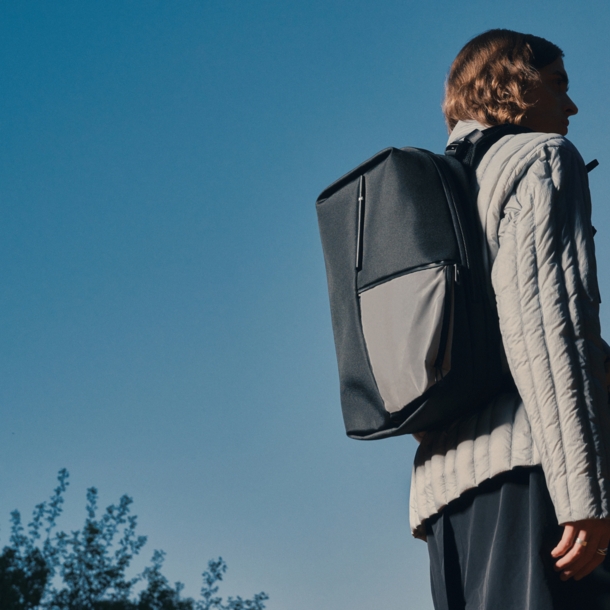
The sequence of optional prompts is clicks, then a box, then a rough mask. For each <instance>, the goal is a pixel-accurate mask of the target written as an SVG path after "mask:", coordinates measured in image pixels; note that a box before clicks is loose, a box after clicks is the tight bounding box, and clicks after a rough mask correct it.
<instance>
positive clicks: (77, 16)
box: [0, 0, 610, 610]
mask: <svg viewBox="0 0 610 610" xmlns="http://www.w3.org/2000/svg"><path fill="white" fill-rule="evenodd" d="M609 25H610V24H609V11H608V7H607V4H606V3H605V2H588V3H586V4H584V5H583V4H580V5H579V4H577V3H574V2H567V1H565V0H560V1H556V2H550V1H541V0H534V1H527V2H526V1H523V0H517V1H515V2H512V3H510V4H509V3H502V4H500V3H490V2H483V1H479V2H477V1H469V0H465V1H464V2H461V3H454V2H448V1H440V2H429V3H423V2H414V1H410V0H409V1H405V0H403V1H402V2H399V1H395V0H389V1H387V2H385V3H377V2H373V1H371V0H352V1H350V2H347V1H339V0H327V1H324V2H322V1H318V0H313V1H310V2H305V1H303V0H297V1H291V2H280V1H278V0H275V1H267V0H263V1H259V2H245V1H242V2H237V1H236V0H222V1H220V0H207V1H194V0H181V1H180V2H170V1H168V0H166V1H164V2H162V1H159V0H147V1H146V2H144V1H143V0H133V1H127V0H124V1H118V0H105V1H104V2H101V1H90V2H76V1H63V0H62V1H57V2H47V1H42V0H40V1H30V0H19V1H14V0H13V1H7V2H3V3H2V4H0V57H1V61H0V82H2V88H1V89H0V203H1V205H0V278H1V284H0V340H1V342H2V350H0V413H1V421H2V425H1V426H0V544H4V543H5V542H6V541H7V538H8V514H9V511H10V510H12V509H13V508H19V509H21V510H22V511H23V512H25V513H27V514H29V512H30V510H31V509H32V508H33V506H34V504H35V503H36V502H38V501H40V500H42V499H44V498H45V497H47V496H48V495H49V493H50V491H51V489H52V487H53V486H54V477H55V475H56V473H57V471H58V470H59V469H60V468H62V467H66V468H68V470H69V471H70V473H71V481H72V484H71V487H70V489H69V492H68V499H67V507H66V515H65V519H64V520H63V525H64V527H66V528H70V527H77V526H78V525H79V523H80V521H81V520H82V519H83V518H84V504H85V498H84V494H85V489H86V487H88V486H90V485H96V486H97V487H98V488H99V490H100V495H101V503H102V504H104V503H105V504H109V503H111V502H114V501H116V500H117V499H118V497H119V496H120V495H121V494H122V493H129V494H130V495H132V496H133V497H134V499H135V505H134V512H135V513H136V514H138V515H139V520H140V532H141V533H142V534H147V535H148V537H149V542H148V545H147V546H146V547H145V549H144V551H143V558H142V561H141V563H143V562H144V560H146V559H147V558H149V557H150V555H151V554H152V550H153V549H154V548H161V549H164V550H165V551H166V552H167V561H166V572H167V574H168V576H169V577H170V578H171V579H172V580H177V579H179V580H182V581H183V582H185V583H186V593H187V594H190V595H195V594H196V593H197V591H198V588H199V574H200V573H201V571H202V570H203V569H204V568H205V565H206V563H207V560H208V559H209V558H212V557H215V556H217V555H222V556H223V557H224V558H225V559H226V561H227V562H228V565H229V572H228V575H227V579H226V592H229V593H233V594H241V595H245V596H249V595H251V594H252V593H254V592H256V591H259V590H265V591H266V592H267V593H269V595H270V596H271V599H270V601H269V603H268V608H269V610H280V609H290V610H311V609H312V608H332V609H333V610H342V609H345V610H348V609H349V610H370V609H371V608H383V609H384V610H394V609H396V610H398V609H404V608H408V609H414V610H430V609H431V607H432V605H431V601H430V594H429V592H428V589H429V587H428V582H427V579H428V568H427V552H426V548H425V544H423V543H422V542H419V541H414V540H412V539H411V537H410V533H409V526H408V505H407V503H408V488H409V476H410V469H411V461H412V457H413V452H414V449H415V442H414V441H413V440H412V439H411V438H407V437H403V438H399V439H390V440H385V441H377V442H372V443H363V442H356V441H352V440H349V439H347V438H346V437H345V435H344V431H343V424H342V421H341V415H340V408H339V399H338V383H337V373H336V364H335V356H334V347H333V343H332V334H331V328H330V315H329V308H328V298H327V294H326V280H325V276H324V265H323V259H322V252H321V247H320V243H319V238H318V233H317V225H316V218H315V210H314V202H315V199H316V197H317V195H318V193H319V192H320V191H321V190H322V189H323V188H324V187H325V186H326V185H327V184H328V183H330V182H332V181H333V180H334V179H335V178H337V177H338V176H340V175H341V174H343V173H344V172H345V171H347V170H349V169H351V167H352V166H354V165H356V164H357V163H359V162H360V161H362V160H364V159H365V158H367V157H369V156H371V155H372V154H374V153H375V152H377V151H378V150H379V149H381V148H384V147H386V146H391V145H392V146H406V145H412V146H420V147H424V148H429V149H432V150H436V151H442V149H443V146H444V142H445V138H446V132H445V127H444V124H443V119H442V115H441V113H440V101H441V98H442V89H443V80H444V77H445V74H446V72H447V70H448V67H449V65H450V63H451V61H452V59H453V57H454V56H455V55H456V53H457V52H458V50H459V49H460V47H461V46H462V45H463V44H464V43H465V42H466V40H468V38H470V37H472V36H473V35H475V34H477V33H480V32H482V31H484V30H486V29H489V28H491V27H509V28H513V29H517V30H521V31H527V32H531V33H535V34H538V35H541V36H544V37H547V38H549V39H550V40H552V41H553V42H555V43H556V44H558V45H559V46H561V47H562V48H563V49H564V51H565V53H566V67H567V69H568V72H569V74H570V80H571V93H572V95H573V98H574V100H575V102H576V103H577V104H578V105H579V107H580V114H579V115H578V116H577V117H575V118H574V120H573V121H572V126H571V128H570V134H569V137H570V138H571V139H572V140H573V141H574V143H575V144H576V145H577V146H578V147H579V149H580V150H581V152H582V154H583V157H584V158H585V160H586V161H589V160H591V159H592V158H594V157H597V158H598V159H599V161H600V164H601V165H600V167H599V168H598V169H597V170H595V172H593V174H591V188H592V193H593V197H594V206H595V211H594V224H595V225H596V227H597V228H598V231H599V232H598V234H597V237H596V240H597V248H598V262H599V278H600V284H601V291H602V298H603V299H604V304H603V305H602V308H607V306H606V302H610V269H608V265H606V264H605V261H606V260H607V259H608V256H609V254H610V249H609V248H608V245H607V244H608V234H609V233H610V210H609V208H608V192H610V179H609V174H608V168H609V167H610V156H609V155H608V152H607V151H608V142H610V122H609V121H608V120H607V113H608V110H607V100H608V99H609V98H610V71H609V70H608V65H609V60H610V49H609V47H608V44H607V30H608V26H609ZM608 311H610V310H608V309H604V310H603V313H602V322H603V326H604V328H605V329H607V330H606V334H607V335H608V334H610V318H608Z"/></svg>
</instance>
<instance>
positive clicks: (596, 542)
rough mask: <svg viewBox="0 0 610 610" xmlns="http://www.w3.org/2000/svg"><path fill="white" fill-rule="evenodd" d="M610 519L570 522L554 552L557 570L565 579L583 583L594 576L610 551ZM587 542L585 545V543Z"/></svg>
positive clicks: (565, 527) (552, 553)
mask: <svg viewBox="0 0 610 610" xmlns="http://www.w3.org/2000/svg"><path fill="white" fill-rule="evenodd" d="M609 541H610V520H607V519H585V520H583V521H574V522H573V523H566V525H565V526H564V530H563V536H562V537H561V540H560V541H559V544H558V545H557V546H556V547H555V548H554V549H553V550H552V551H551V555H552V556H553V557H554V558H555V559H557V558H560V559H559V560H558V561H556V562H555V570H557V571H558V572H561V575H560V578H561V580H568V579H569V578H574V580H580V579H581V578H584V577H585V576H587V574H590V573H591V572H592V571H593V570H594V569H595V568H596V567H597V566H598V565H599V564H600V563H602V561H604V558H605V554H601V553H599V552H598V549H599V550H601V551H603V550H606V551H607V550H608V542H609ZM583 543H585V544H583Z"/></svg>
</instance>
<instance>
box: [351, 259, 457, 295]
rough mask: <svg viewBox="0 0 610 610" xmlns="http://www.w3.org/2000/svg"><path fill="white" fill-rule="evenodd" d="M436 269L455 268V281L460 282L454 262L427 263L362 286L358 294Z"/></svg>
mask: <svg viewBox="0 0 610 610" xmlns="http://www.w3.org/2000/svg"><path fill="white" fill-rule="evenodd" d="M436 267H455V281H456V282H457V280H458V264H457V263H455V262H454V261H436V262H434V263H425V264H423V265H418V266H417V267H411V268H409V269H402V270H401V271H397V272H396V273H391V274H390V275H386V276H384V277H381V278H379V279H378V280H375V281H374V282H371V283H370V284H367V285H366V286H362V287H361V288H358V294H359V295H360V294H362V293H363V292H366V291H367V290H370V289H371V288H375V287H376V286H379V285H380V284H385V283H386V282H390V281H391V280H395V279H396V278H398V277H402V276H403V275H409V274H410V273H417V272H418V271H425V270H426V269H435V268H436Z"/></svg>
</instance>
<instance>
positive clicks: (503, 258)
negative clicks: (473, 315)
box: [492, 141, 610, 524]
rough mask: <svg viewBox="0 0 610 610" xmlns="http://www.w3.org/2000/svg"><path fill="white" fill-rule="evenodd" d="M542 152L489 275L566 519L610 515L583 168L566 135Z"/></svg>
mask: <svg viewBox="0 0 610 610" xmlns="http://www.w3.org/2000/svg"><path fill="white" fill-rule="evenodd" d="M539 152H540V154H539V155H537V156H536V159H535V161H534V162H533V163H532V165H531V166H530V167H529V168H528V170H527V172H526V173H525V174H524V175H523V177H522V178H521V180H520V181H519V183H518V184H517V187H516V189H515V191H514V192H513V194H512V196H511V198H510V200H509V202H508V204H507V206H506V208H505V210H504V217H503V220H502V222H501V225H500V233H499V240H500V248H499V250H498V254H497V257H496V259H495V261H494V265H493V268H492V284H493V287H494V291H495V293H496V300H497V305H498V314H499V318H500V328H501V330H502V337H503V342H504V348H505V350H506V355H507V359H508V363H509V366H510V369H511V372H512V374H513V377H514V379H515V383H516V385H517V388H518V390H519V393H520V395H521V398H522V399H523V403H524V406H525V409H526V412H527V415H528V418H529V420H530V424H531V427H532V435H533V437H534V442H535V444H536V447H537V449H538V452H539V454H540V457H541V461H542V467H543V470H544V474H545V477H546V481H547V485H548V488H549V491H550V494H551V498H552V500H553V504H554V506H555V510H556V513H557V518H558V520H559V523H562V524H563V523H566V522H569V521H576V520H580V519H588V518H608V517H610V410H609V408H608V391H607V386H606V380H605V368H604V363H605V359H606V356H605V350H604V343H603V341H602V339H601V336H600V322H599V301H600V299H599V291H598V286H597V272H596V264H595V251H594V244H593V231H592V227H591V201H590V195H589V186H588V179H587V173H586V170H585V168H584V163H583V161H582V158H581V157H580V155H579V154H578V152H577V151H576V149H575V148H574V147H573V146H571V145H570V144H569V142H567V141H565V144H564V145H562V146H555V147H544V148H542V149H541V150H540V151H539Z"/></svg>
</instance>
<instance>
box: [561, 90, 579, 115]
mask: <svg viewBox="0 0 610 610" xmlns="http://www.w3.org/2000/svg"><path fill="white" fill-rule="evenodd" d="M564 109H565V111H566V114H567V115H568V116H572V115H574V114H578V106H577V105H576V104H575V103H574V102H573V101H572V98H571V97H570V96H569V95H566V103H565V106H564Z"/></svg>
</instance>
